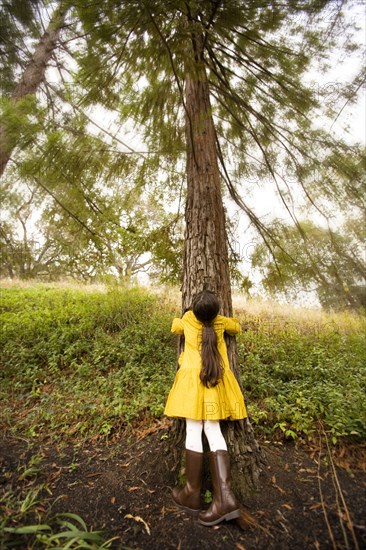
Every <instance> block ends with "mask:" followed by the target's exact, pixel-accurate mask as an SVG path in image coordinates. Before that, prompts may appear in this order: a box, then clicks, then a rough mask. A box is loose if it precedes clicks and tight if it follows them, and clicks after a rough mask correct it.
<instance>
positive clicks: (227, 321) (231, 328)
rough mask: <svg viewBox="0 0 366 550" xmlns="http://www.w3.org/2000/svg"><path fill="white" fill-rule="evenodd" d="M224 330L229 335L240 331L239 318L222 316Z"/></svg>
mask: <svg viewBox="0 0 366 550" xmlns="http://www.w3.org/2000/svg"><path fill="white" fill-rule="evenodd" d="M224 330H225V332H227V333H228V334H229V335H230V336H235V334H240V333H241V326H240V321H239V319H234V318H233V317H224Z"/></svg>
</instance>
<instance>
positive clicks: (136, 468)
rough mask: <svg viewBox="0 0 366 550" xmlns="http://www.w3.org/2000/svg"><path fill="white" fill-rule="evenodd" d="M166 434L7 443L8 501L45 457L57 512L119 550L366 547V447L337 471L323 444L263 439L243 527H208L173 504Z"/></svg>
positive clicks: (346, 452)
mask: <svg viewBox="0 0 366 550" xmlns="http://www.w3.org/2000/svg"><path fill="white" fill-rule="evenodd" d="M151 432H152V433H151ZM164 434H165V428H164V427H159V426H158V427H157V428H156V429H155V430H151V431H150V433H149V430H148V431H147V432H145V433H144V434H143V435H141V433H140V434H139V433H134V434H130V436H129V437H127V435H126V438H123V439H121V440H119V441H117V442H115V443H113V444H110V445H109V446H105V445H101V444H100V443H99V444H98V443H95V444H94V445H92V444H88V445H84V446H82V447H75V446H71V445H70V446H67V447H61V446H57V445H54V444H53V445H52V444H47V443H43V444H42V445H41V446H35V445H33V446H32V447H29V445H28V444H27V443H26V442H25V441H22V440H13V439H9V438H7V439H0V473H1V480H0V499H1V496H2V495H4V494H5V493H6V491H9V489H11V490H16V488H17V484H18V483H19V471H20V468H21V466H22V465H24V464H28V463H29V461H30V459H31V457H32V456H34V455H35V454H37V455H38V456H41V457H42V461H41V463H40V465H39V466H38V467H39V473H38V477H37V483H46V484H47V486H48V488H49V489H51V491H52V500H56V499H57V498H58V500H56V502H55V503H54V504H53V506H52V513H57V512H65V511H67V512H74V513H76V514H78V515H80V516H81V517H82V518H83V519H84V520H85V522H86V524H87V525H88V527H89V528H93V529H98V530H99V529H101V530H103V531H105V533H106V537H112V536H115V537H116V540H115V541H114V542H113V546H112V548H114V549H116V550H117V549H120V550H122V549H126V548H131V549H141V550H145V549H147V550H155V549H159V550H165V549H177V550H195V549H197V550H198V549H200V550H201V549H210V550H211V549H212V548H220V549H223V550H226V549H228V550H229V549H238V550H244V549H245V550H261V549H280V550H286V549H291V550H296V549H302V550H303V549H308V548H309V549H310V548H314V549H321V550H323V549H324V550H325V549H328V548H330V549H343V548H344V549H347V550H348V549H363V548H366V471H365V462H364V460H363V457H362V452H360V450H361V451H364V450H365V449H364V448H362V447H358V448H357V451H354V452H353V451H352V449H343V450H340V451H339V452H338V458H337V466H336V467H335V469H333V466H332V461H331V460H330V459H329V455H327V454H326V453H325V452H324V451H321V450H320V448H319V446H315V445H314V446H313V448H309V447H304V446H299V445H297V446H295V445H294V444H293V443H292V444H280V443H277V444H276V443H274V442H261V445H262V448H263V452H264V456H265V466H264V468H263V472H262V474H261V477H260V487H259V490H258V492H257V493H256V494H254V495H253V496H252V497H250V498H248V500H246V502H243V503H242V519H241V521H236V522H228V523H226V522H224V523H222V524H220V525H219V526H216V527H204V526H201V525H199V524H198V522H197V520H196V519H195V518H191V517H189V516H187V515H186V514H185V513H184V512H181V511H179V510H178V509H176V508H175V506H174V505H173V503H172V500H171V496H170V494H171V487H172V486H174V484H175V480H176V471H172V467H171V462H169V460H168V457H167V455H166V440H165V438H164ZM319 451H320V452H322V453H323V454H322V455H321V460H320V461H319ZM363 456H364V455H363ZM47 498H50V495H49V494H48V493H47ZM24 548H26V546H24Z"/></svg>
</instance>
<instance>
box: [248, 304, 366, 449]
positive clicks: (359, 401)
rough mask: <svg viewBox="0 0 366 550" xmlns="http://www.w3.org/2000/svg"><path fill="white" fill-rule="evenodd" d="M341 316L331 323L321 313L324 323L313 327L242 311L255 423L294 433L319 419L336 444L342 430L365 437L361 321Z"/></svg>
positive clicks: (365, 359)
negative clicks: (269, 319)
mask: <svg viewBox="0 0 366 550" xmlns="http://www.w3.org/2000/svg"><path fill="white" fill-rule="evenodd" d="M345 315H346V314H345ZM345 315H343V316H342V314H340V315H338V316H333V317H332V319H331V321H330V317H327V316H326V314H323V322H322V323H320V324H319V323H317V324H316V325H313V326H312V327H311V326H310V325H309V324H304V323H301V322H299V320H294V321H293V322H290V319H288V318H287V319H285V320H284V319H283V318H281V317H278V318H272V319H271V322H270V323H269V322H268V319H267V320H266V319H265V318H262V319H260V320H259V319H253V318H251V316H250V315H247V316H246V324H247V327H248V330H247V331H246V332H244V334H243V335H241V336H240V337H239V339H238V341H239V346H238V347H239V361H240V364H241V365H242V367H241V373H242V380H243V385H244V389H245V393H246V396H247V400H248V402H249V409H250V412H251V414H252V417H253V421H254V422H255V423H256V424H257V427H258V429H260V430H262V431H263V432H264V433H267V434H271V433H272V432H273V431H274V430H280V431H281V432H283V434H285V436H286V437H289V438H296V437H297V436H298V435H299V434H306V435H309V434H311V433H312V432H313V430H314V428H315V426H316V421H317V420H323V421H324V422H325V423H326V425H327V426H328V428H329V431H330V433H331V435H332V439H333V442H334V443H335V442H336V441H337V438H338V437H340V436H347V437H353V438H356V439H361V438H365V436H366V397H365V395H366V392H365V390H366V375H365V364H366V341H365V337H364V335H365V320H364V319H362V318H355V317H353V318H352V319H351V320H350V318H349V317H348V316H346V317H345ZM349 321H352V322H349ZM350 327H351V328H350ZM253 401H254V403H253V404H252V402H253Z"/></svg>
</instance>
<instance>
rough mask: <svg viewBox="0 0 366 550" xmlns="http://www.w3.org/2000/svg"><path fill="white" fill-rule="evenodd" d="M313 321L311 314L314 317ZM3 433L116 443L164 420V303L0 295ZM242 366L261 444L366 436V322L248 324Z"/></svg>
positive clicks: (168, 358)
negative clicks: (142, 420) (139, 424)
mask: <svg viewBox="0 0 366 550" xmlns="http://www.w3.org/2000/svg"><path fill="white" fill-rule="evenodd" d="M304 311H305V310H304ZM1 312H2V316H1V323H2V331H1V337H0V338H1V341H0V345H1V346H2V356H1V363H2V367H1V374H0V376H1V389H0V399H1V402H2V403H3V406H2V408H1V412H0V415H1V416H0V422H1V425H0V426H1V428H2V429H3V430H4V431H6V432H8V433H12V434H17V435H21V436H22V437H27V438H30V439H32V438H43V437H47V438H51V439H54V440H60V439H62V440H65V439H67V438H71V437H72V438H74V439H76V440H82V439H90V438H96V437H111V436H116V435H117V436H118V433H119V432H121V431H122V430H123V429H124V427H125V426H126V425H127V424H129V423H131V422H132V421H134V420H135V419H136V418H138V417H139V416H140V415H142V414H144V415H146V414H148V415H150V416H151V417H156V418H159V417H161V415H162V414H163V410H164V405H165V401H166V397H167V394H168V391H169V389H170V387H171V385H172V382H173V379H174V373H175V363H176V339H175V337H173V336H172V335H171V333H170V323H171V319H172V317H173V316H174V315H177V314H178V313H179V308H178V307H177V306H176V305H175V304H174V303H173V304H172V303H171V302H170V301H169V300H168V299H164V294H162V293H160V294H159V295H155V294H152V293H150V294H149V293H147V292H146V291H143V290H141V289H131V290H121V289H117V288H112V289H110V290H109V291H108V292H102V291H100V290H95V291H88V292H85V291H83V290H82V289H63V288H61V289H60V288H59V289H57V288H51V287H46V286H39V287H37V286H36V287H33V288H10V289H3V290H2V299H1ZM239 315H240V318H241V321H242V325H243V327H244V328H245V330H244V332H243V334H242V335H240V336H239V337H238V339H237V340H238V350H239V364H240V368H241V375H242V382H243V386H244V390H245V397H246V401H247V404H248V409H249V413H250V415H251V418H252V420H253V423H254V424H255V425H256V431H257V433H258V434H262V435H263V436H265V437H273V436H274V435H276V436H278V435H281V436H282V437H285V438H291V439H295V438H297V437H299V436H305V437H311V434H312V432H313V430H314V429H315V428H316V425H317V422H319V421H322V422H324V425H325V426H326V429H327V431H328V435H329V436H330V438H331V440H332V441H333V443H336V442H337V441H338V440H339V438H347V439H352V440H363V439H364V438H365V436H366V398H365V395H366V391H365V390H366V379H365V378H366V377H365V363H366V342H365V337H364V335H365V329H366V326H365V319H363V318H362V317H357V316H356V315H351V314H349V313H344V314H337V315H336V314H334V315H327V314H325V313H319V312H318V313H317V315H316V316H314V317H313V318H311V316H310V317H309V315H307V314H306V315H305V313H304V315H303V317H301V315H299V312H298V310H297V311H296V314H294V315H293V316H292V315H291V311H289V310H287V311H286V312H284V313H283V314H282V315H281V313H280V310H276V311H274V310H273V311H272V312H271V310H269V309H268V308H267V309H265V308H263V311H262V314H261V312H260V310H259V312H258V306H257V307H256V311H255V312H253V311H252V312H251V308H250V307H248V308H247V311H246V312H244V311H243V312H242V313H239Z"/></svg>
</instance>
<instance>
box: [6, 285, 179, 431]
mask: <svg viewBox="0 0 366 550" xmlns="http://www.w3.org/2000/svg"><path fill="white" fill-rule="evenodd" d="M1 307H2V311H3V314H2V326H3V330H2V333H1V337H0V338H1V341H0V344H1V346H2V350H3V352H2V373H1V377H2V388H3V389H2V396H1V397H2V398H3V402H4V403H7V405H6V406H5V408H4V409H3V411H2V412H3V417H5V420H6V423H7V424H8V427H9V428H10V429H12V430H13V431H19V430H21V431H25V433H26V434H28V435H29V436H38V435H41V434H42V433H47V434H49V435H53V436H54V437H57V436H63V435H68V434H69V435H73V434H75V435H83V436H88V435H95V434H102V435H108V434H110V433H111V432H112V431H115V430H117V429H118V428H119V427H120V426H121V425H122V424H123V423H125V422H128V421H130V420H131V419H133V418H134V417H135V416H136V415H137V414H139V412H141V411H142V410H148V411H149V412H150V414H151V415H153V416H161V414H162V412H163V407H164V404H165V400H166V394H167V389H168V388H169V385H170V384H171V383H172V381H173V378H174V369H175V340H174V338H173V337H172V336H171V334H170V322H171V317H172V315H173V313H172V310H171V308H170V307H169V306H166V307H165V308H161V307H160V303H158V299H157V297H154V296H151V295H148V294H147V293H145V292H142V291H141V290H138V289H132V290H129V291H126V290H117V289H114V290H111V291H110V292H108V293H103V292H95V293H85V292H81V291H72V290H63V291H60V290H56V289H51V288H43V289H42V288H41V289H39V288H38V289H26V290H24V289H22V290H16V289H10V290H8V289H7V290H3V295H2V304H1ZM65 404H66V406H65ZM14 411H16V412H15V413H14ZM14 414H15V415H16V417H15V419H14ZM14 420H15V421H14Z"/></svg>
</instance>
